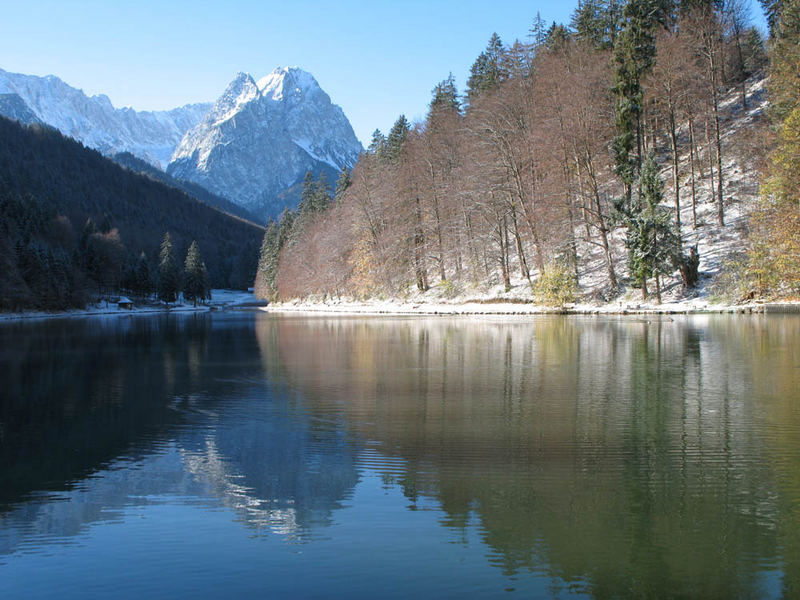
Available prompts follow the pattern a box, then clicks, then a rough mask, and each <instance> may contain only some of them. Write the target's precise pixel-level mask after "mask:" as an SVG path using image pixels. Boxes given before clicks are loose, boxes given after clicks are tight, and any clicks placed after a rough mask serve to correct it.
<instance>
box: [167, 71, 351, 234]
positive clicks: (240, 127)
mask: <svg viewBox="0 0 800 600" xmlns="http://www.w3.org/2000/svg"><path fill="white" fill-rule="evenodd" d="M362 150H363V148H362V146H361V143H360V142H359V141H358V139H357V138H356V136H355V132H354V131H353V128H352V126H351V125H350V122H349V121H348V120H347V117H346V116H345V114H344V111H343V110H342V109H341V107H339V106H337V105H336V104H333V102H332V101H331V99H330V96H328V94H327V93H326V92H325V91H324V90H323V89H322V88H321V87H320V86H319V83H318V82H317V81H316V79H315V78H314V76H313V75H311V74H310V73H308V72H306V71H303V70H302V69H300V68H298V67H279V68H277V69H275V70H273V71H272V72H271V73H269V74H268V75H266V76H264V77H262V78H260V79H258V80H256V79H255V78H254V77H253V76H252V75H250V74H248V73H243V72H240V73H238V74H237V75H236V77H235V78H234V79H233V80H232V81H231V83H230V84H228V86H227V88H226V89H225V91H224V92H223V94H222V95H221V96H220V97H219V98H218V99H217V101H216V102H215V103H214V106H213V107H212V108H211V109H210V110H209V111H208V113H207V114H206V115H205V117H204V118H203V119H202V121H201V122H200V123H199V124H198V125H196V126H195V127H194V128H192V129H191V130H189V131H188V132H187V133H186V135H185V136H184V138H183V139H182V140H181V143H180V144H179V145H178V147H177V148H176V150H175V152H174V154H173V156H172V159H171V160H170V164H169V166H168V167H167V173H168V174H170V175H172V176H174V177H176V178H178V179H182V180H188V181H192V182H194V183H197V184H200V185H202V186H203V187H206V188H207V189H209V190H210V191H212V192H213V193H215V194H218V195H220V196H223V197H226V198H229V199H230V200H232V201H234V202H236V203H237V204H239V205H241V206H243V207H245V208H246V209H248V210H250V211H251V212H253V213H255V214H256V215H257V216H259V217H262V218H263V219H264V220H266V218H268V217H274V216H277V215H278V214H279V213H280V212H281V210H283V208H285V207H286V206H287V205H289V207H290V208H293V207H294V206H296V204H297V202H298V201H299V197H298V195H297V194H296V193H290V194H288V195H286V194H285V192H286V191H287V190H290V189H291V188H293V186H296V185H297V183H299V182H300V181H301V180H302V178H303V176H304V175H305V173H306V172H307V171H311V172H312V173H314V174H315V175H319V174H320V173H322V172H325V173H326V176H328V178H329V179H333V180H335V177H336V175H337V174H338V171H340V170H341V169H342V168H343V167H352V166H353V164H355V162H356V160H357V158H358V155H359V154H360V153H361V152H362ZM282 194H283V195H282Z"/></svg>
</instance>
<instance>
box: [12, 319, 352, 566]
mask: <svg viewBox="0 0 800 600" xmlns="http://www.w3.org/2000/svg"><path fill="white" fill-rule="evenodd" d="M0 348H2V350H0V352H2V354H1V355H0V364H3V365H8V370H7V371H6V373H8V376H7V378H4V386H3V389H1V390H0V432H1V435H0V510H2V512H0V553H9V552H14V551H16V550H18V549H19V548H20V547H24V546H25V545H26V544H28V542H29V541H31V544H32V545H42V538H45V539H47V538H52V539H63V538H68V537H70V536H75V535H78V534H80V533H83V532H85V531H86V529H87V525H91V524H93V523H97V522H103V521H114V520H115V519H118V518H119V515H120V514H121V510H122V509H123V508H124V507H126V506H129V505H132V504H133V505H143V504H149V503H158V502H169V501H173V500H172V499H174V498H176V497H178V498H182V499H183V500H182V501H192V502H196V501H202V502H203V503H205V504H207V505H210V506H223V507H227V508H232V509H234V510H235V511H236V513H237V514H238V520H239V521H240V522H241V523H244V524H245V525H246V526H247V527H249V528H251V529H252V530H253V531H254V532H263V533H277V534H281V535H283V536H286V537H289V538H292V539H298V538H300V537H302V536H303V534H304V532H308V531H310V530H311V528H312V526H316V525H324V524H326V523H328V522H329V520H330V513H331V511H332V510H334V509H335V508H336V507H337V506H338V505H339V503H340V502H341V501H342V499H344V498H345V497H347V495H348V494H349V493H350V491H351V490H352V488H353V487H354V485H355V484H356V482H357V480H358V476H357V473H356V467H355V459H354V457H353V452H352V448H351V446H350V443H349V441H348V440H346V439H345V438H344V437H343V436H341V435H340V433H339V431H338V430H336V429H335V428H331V427H329V426H328V425H327V424H324V425H322V426H320V425H318V424H316V423H313V422H311V420H310V418H309V417H308V416H307V415H306V414H305V413H304V412H303V410H302V408H301V407H300V406H299V405H298V404H296V403H295V402H294V401H293V400H291V395H290V394H288V393H287V392H286V390H285V389H284V388H283V387H281V386H277V387H276V386H275V385H274V384H272V383H269V382H265V380H264V377H263V372H262V370H261V361H260V353H259V349H258V345H257V342H256V338H255V335H254V331H253V321H252V318H251V317H249V316H244V317H242V318H239V319H236V318H226V319H217V320H214V319H212V318H210V317H209V316H207V315H190V316H180V315H179V316H170V317H164V318H159V319H127V320H108V321H105V320H98V319H89V320H74V321H73V320H69V321H53V322H46V323H35V324H32V325H31V324H25V325H12V326H8V327H4V328H0ZM287 400H289V401H287ZM165 497H166V498H167V499H166V500H165V499H164V498H165ZM31 544H28V545H31Z"/></svg>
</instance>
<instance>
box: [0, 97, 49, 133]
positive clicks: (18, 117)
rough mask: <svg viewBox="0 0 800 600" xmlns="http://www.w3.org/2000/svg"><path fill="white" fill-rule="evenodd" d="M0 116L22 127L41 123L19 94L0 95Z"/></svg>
mask: <svg viewBox="0 0 800 600" xmlns="http://www.w3.org/2000/svg"><path fill="white" fill-rule="evenodd" d="M0 116H2V117H6V118H7V119H14V120H15V121H19V122H20V123H22V124H23V125H33V124H35V123H41V121H40V120H39V118H38V117H37V116H36V115H35V114H34V112H33V111H32V110H31V109H30V107H29V106H28V105H27V104H25V101H24V100H23V99H22V98H20V96H19V94H0Z"/></svg>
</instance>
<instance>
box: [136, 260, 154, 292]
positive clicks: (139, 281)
mask: <svg viewBox="0 0 800 600" xmlns="http://www.w3.org/2000/svg"><path fill="white" fill-rule="evenodd" d="M135 281H136V287H135V289H136V291H137V292H138V293H139V294H140V295H142V296H143V297H145V298H146V297H148V296H150V294H152V293H153V287H154V286H153V272H152V270H151V269H150V261H149V260H148V258H147V254H145V252H144V251H142V252H141V254H139V258H138V259H137V262H136V279H135Z"/></svg>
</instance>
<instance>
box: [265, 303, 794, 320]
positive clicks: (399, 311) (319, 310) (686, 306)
mask: <svg viewBox="0 0 800 600" xmlns="http://www.w3.org/2000/svg"><path fill="white" fill-rule="evenodd" d="M259 310H261V311H263V312H267V313H277V314H298V315H302V314H316V315H327V316H336V315H340V316H425V317H431V316H537V315H576V316H578V315H582V316H627V315H713V314H739V315H741V314H800V302H788V301H786V302H763V303H748V304H740V305H737V304H734V305H728V304H719V305H717V304H710V303H708V302H695V303H666V304H660V305H651V304H636V303H626V304H603V305H591V304H576V305H568V306H565V307H560V308H558V307H548V306H541V305H537V304H533V303H512V302H496V303H495V302H491V303H487V302H464V303H458V304H438V303H436V304H430V303H403V302H396V303H393V302H374V303H371V302H334V303H322V302H294V303H285V304H284V303H281V304H271V305H269V306H266V307H263V308H260V309H259Z"/></svg>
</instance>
